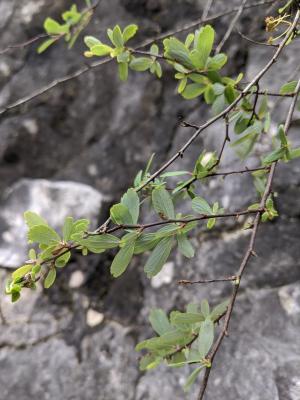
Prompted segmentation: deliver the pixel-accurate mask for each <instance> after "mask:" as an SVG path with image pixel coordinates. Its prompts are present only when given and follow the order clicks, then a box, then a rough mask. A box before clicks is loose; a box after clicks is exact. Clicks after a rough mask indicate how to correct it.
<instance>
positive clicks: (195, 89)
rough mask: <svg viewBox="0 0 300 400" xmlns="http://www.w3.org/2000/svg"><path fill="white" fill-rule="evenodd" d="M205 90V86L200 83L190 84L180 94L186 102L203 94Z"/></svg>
mask: <svg viewBox="0 0 300 400" xmlns="http://www.w3.org/2000/svg"><path fill="white" fill-rule="evenodd" d="M205 89H206V85H203V84H201V83H190V84H189V85H187V86H186V87H185V89H184V91H183V92H182V96H183V97H184V98H185V99H187V100H191V99H195V98H196V97H198V96H200V95H201V94H203V93H204V92H205Z"/></svg>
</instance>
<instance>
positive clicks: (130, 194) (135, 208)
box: [121, 188, 140, 224]
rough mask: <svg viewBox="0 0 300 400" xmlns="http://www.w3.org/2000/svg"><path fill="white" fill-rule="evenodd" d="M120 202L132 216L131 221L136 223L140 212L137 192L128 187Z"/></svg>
mask: <svg viewBox="0 0 300 400" xmlns="http://www.w3.org/2000/svg"><path fill="white" fill-rule="evenodd" d="M121 203H122V204H123V205H124V206H125V207H127V209H128V210H129V213H130V215H131V217H132V222H133V223H134V224H136V223H137V221H138V219H139V213H140V199H139V196H138V194H137V192H136V191H135V190H134V189H132V188H130V189H128V190H127V192H126V193H125V194H124V195H123V197H122V199H121Z"/></svg>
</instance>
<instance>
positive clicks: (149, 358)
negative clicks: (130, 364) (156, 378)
mask: <svg viewBox="0 0 300 400" xmlns="http://www.w3.org/2000/svg"><path fill="white" fill-rule="evenodd" d="M161 361H162V358H161V357H157V356H155V355H153V354H147V355H145V356H144V357H142V358H141V360H140V364H139V366H140V370H141V371H149V370H150V369H153V368H156V367H157V366H158V365H159V364H160V362H161Z"/></svg>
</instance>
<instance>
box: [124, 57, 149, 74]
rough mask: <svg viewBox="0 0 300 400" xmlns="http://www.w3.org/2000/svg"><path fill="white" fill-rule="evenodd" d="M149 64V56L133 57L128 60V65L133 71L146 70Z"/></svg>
mask: <svg viewBox="0 0 300 400" xmlns="http://www.w3.org/2000/svg"><path fill="white" fill-rule="evenodd" d="M151 64H152V60H151V59H150V58H147V57H139V58H134V59H133V60H132V61H131V62H130V64H129V67H130V68H131V69H133V70H134V71H146V70H147V69H149V68H150V66H151Z"/></svg>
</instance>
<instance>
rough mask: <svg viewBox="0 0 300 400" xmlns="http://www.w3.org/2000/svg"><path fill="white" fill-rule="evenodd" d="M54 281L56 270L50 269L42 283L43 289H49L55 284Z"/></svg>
mask: <svg viewBox="0 0 300 400" xmlns="http://www.w3.org/2000/svg"><path fill="white" fill-rule="evenodd" d="M55 279H56V269H55V268H51V269H50V271H49V272H48V274H47V276H46V279H45V281H44V288H45V289H49V288H50V287H51V286H52V285H53V283H54V282H55Z"/></svg>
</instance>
